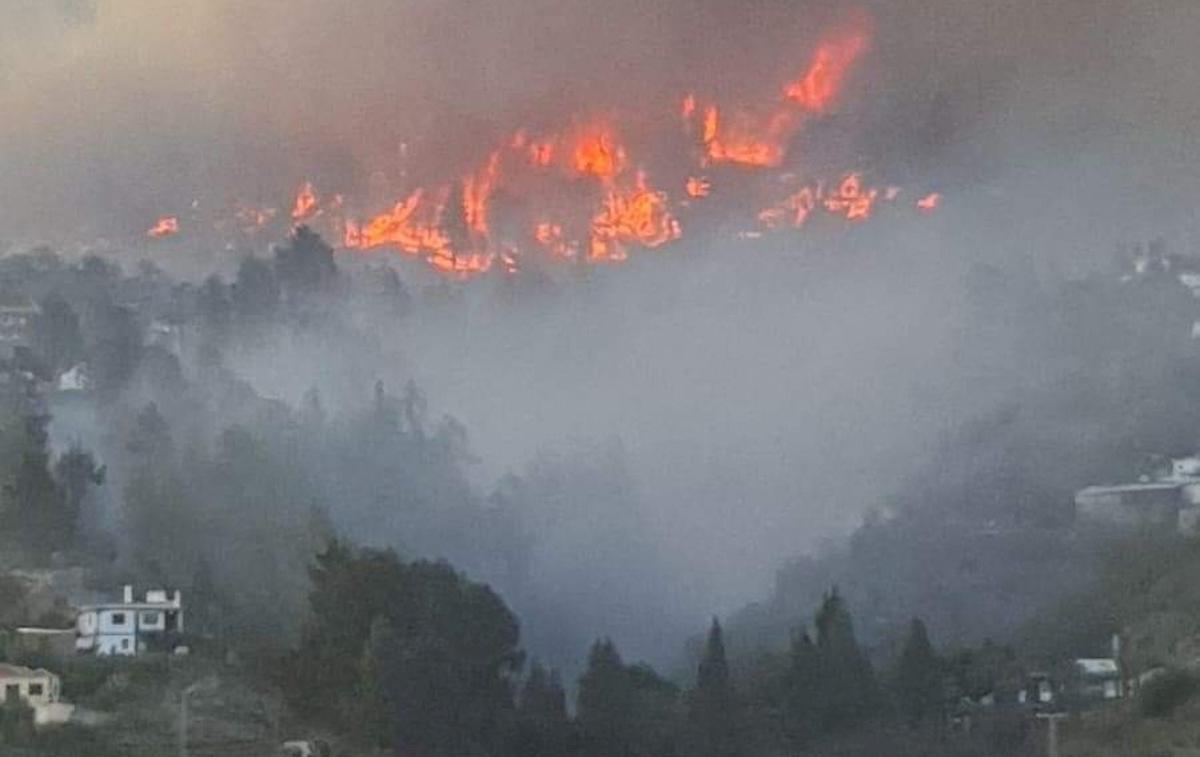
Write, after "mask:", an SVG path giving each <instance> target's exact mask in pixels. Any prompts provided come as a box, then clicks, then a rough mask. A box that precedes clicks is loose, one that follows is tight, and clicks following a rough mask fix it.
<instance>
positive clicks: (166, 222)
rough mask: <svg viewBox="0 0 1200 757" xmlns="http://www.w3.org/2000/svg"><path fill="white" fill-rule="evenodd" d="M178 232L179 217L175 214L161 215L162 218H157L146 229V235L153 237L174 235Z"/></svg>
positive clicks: (160, 237)
mask: <svg viewBox="0 0 1200 757" xmlns="http://www.w3.org/2000/svg"><path fill="white" fill-rule="evenodd" d="M178 233H179V219H178V218H176V217H175V216H163V217H162V218H160V219H158V220H157V221H156V222H155V223H154V225H153V226H151V227H150V229H149V230H147V231H146V235H147V236H150V237H154V238H155V239H162V238H163V237H169V236H174V235H175V234H178Z"/></svg>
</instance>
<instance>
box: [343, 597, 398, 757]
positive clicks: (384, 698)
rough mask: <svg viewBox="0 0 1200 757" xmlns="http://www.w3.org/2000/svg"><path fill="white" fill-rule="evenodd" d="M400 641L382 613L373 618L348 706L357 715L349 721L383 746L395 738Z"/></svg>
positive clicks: (382, 747)
mask: <svg viewBox="0 0 1200 757" xmlns="http://www.w3.org/2000/svg"><path fill="white" fill-rule="evenodd" d="M399 643H400V642H399V638H398V637H397V636H396V632H395V630H394V629H393V628H392V625H391V624H390V623H388V621H387V619H386V618H384V617H382V616H380V617H377V618H375V619H374V620H373V621H371V632H370V634H369V635H368V636H367V641H366V643H365V644H364V645H363V654H362V659H361V660H360V661H359V670H358V676H359V682H358V690H357V691H356V692H355V698H354V700H353V701H352V702H351V703H350V706H349V708H348V709H349V710H350V711H351V714H352V715H355V716H357V717H352V718H351V719H350V722H357V723H358V724H359V728H360V732H361V733H362V735H363V736H364V737H365V738H366V739H367V741H369V742H370V743H371V745H372V746H375V747H379V748H381V749H386V748H387V747H389V746H391V744H392V742H393V740H394V738H395V730H396V714H397V713H396V701H395V693H394V692H393V690H392V689H393V681H392V678H393V667H394V666H395V664H396V658H397V655H398V648H399Z"/></svg>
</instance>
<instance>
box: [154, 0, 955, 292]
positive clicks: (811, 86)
mask: <svg viewBox="0 0 1200 757" xmlns="http://www.w3.org/2000/svg"><path fill="white" fill-rule="evenodd" d="M869 27H870V24H869V20H864V21H862V22H860V23H857V25H856V26H854V27H853V28H851V29H848V30H846V29H843V30H842V31H840V32H839V33H837V34H833V35H826V37H824V38H823V39H822V40H821V41H820V42H819V43H818V44H817V46H816V48H815V50H814V51H813V53H812V55H811V57H810V58H809V61H808V65H807V67H805V68H804V69H803V70H801V71H800V73H799V75H798V76H797V77H796V78H795V79H793V80H791V81H787V82H783V83H781V84H778V85H776V86H774V87H768V88H766V89H765V90H764V91H767V92H769V91H772V90H773V91H774V93H775V95H774V97H767V98H764V99H762V100H760V101H759V102H757V103H750V104H749V105H747V104H745V103H738V104H734V105H733V106H730V107H726V106H725V105H722V104H718V103H716V102H713V101H711V98H707V97H703V96H700V95H697V94H695V93H692V94H686V95H684V96H683V97H682V98H681V99H680V100H677V101H674V102H675V103H677V108H678V110H677V114H678V117H679V118H680V119H681V120H682V123H683V128H684V133H685V134H686V135H687V137H688V139H689V142H688V143H685V144H683V145H682V147H683V148H685V149H684V150H680V151H679V152H678V153H675V154H678V155H683V154H685V152H686V148H688V147H689V146H690V148H691V159H690V160H689V161H688V163H687V164H686V165H682V166H681V165H675V166H669V167H664V166H663V165H661V161H660V162H659V163H655V162H653V161H648V162H645V163H643V162H642V161H643V160H645V159H646V158H647V156H645V155H643V154H641V153H640V150H638V149H633V148H634V147H640V146H642V145H643V143H642V142H639V141H637V140H635V139H632V137H635V136H639V135H640V133H639V132H635V131H633V130H632V129H630V127H629V125H628V124H627V123H625V122H623V121H622V120H621V118H620V116H621V115H622V114H620V113H606V114H605V115H604V116H603V117H601V118H595V119H592V120H585V119H580V118H577V119H574V120H572V121H568V122H567V123H566V124H565V125H564V128H562V129H561V130H558V131H555V130H548V131H540V132H534V131H531V130H528V129H526V128H520V129H517V130H515V131H513V132H510V135H511V136H508V137H506V138H505V139H504V140H502V141H501V142H500V144H499V146H497V147H495V148H493V149H491V150H487V151H484V150H481V151H480V153H479V154H480V155H484V156H486V157H484V158H483V160H481V161H480V163H479V164H477V166H476V168H474V170H471V171H468V172H465V173H462V174H459V176H458V178H456V179H454V180H451V181H446V182H442V183H433V184H429V185H426V186H409V187H406V188H405V189H404V194H401V199H398V200H397V201H395V202H394V203H393V204H392V206H391V207H390V208H389V209H387V210H384V211H382V212H376V213H374V214H373V215H372V214H370V213H367V214H359V211H360V210H361V209H360V208H359V207H358V206H357V205H356V204H355V203H354V201H353V200H351V201H350V202H345V201H344V200H343V197H342V196H341V195H336V194H330V195H326V196H325V197H324V198H322V197H320V196H318V194H317V191H316V188H315V187H314V184H313V182H311V181H305V182H303V184H301V185H300V187H299V189H298V190H297V192H296V194H295V199H294V200H293V202H292V206H291V211H290V214H289V216H284V217H285V218H288V217H290V220H291V221H292V222H293V223H296V224H299V223H310V222H313V221H317V222H319V223H320V224H323V225H324V226H323V228H327V229H328V230H329V231H331V232H333V233H334V234H336V235H337V236H338V237H340V239H341V243H342V246H343V247H345V248H346V249H349V250H358V251H363V252H365V251H371V250H377V249H381V248H391V249H394V250H396V251H398V252H400V253H401V254H404V255H407V256H411V257H413V258H415V259H418V260H422V261H424V263H425V264H426V265H428V266H429V267H430V268H432V269H433V270H434V271H437V272H439V273H442V274H445V275H448V276H453V277H469V276H474V275H478V274H481V273H484V272H487V271H492V270H496V271H501V272H504V273H509V274H511V273H515V272H517V271H518V270H520V269H521V267H522V264H523V263H524V262H525V261H526V260H527V259H528V260H546V261H557V262H571V263H574V264H580V265H583V264H605V263H616V262H621V261H624V260H627V259H628V258H629V257H631V255H632V254H633V253H634V251H635V250H652V249H656V248H660V247H663V246H665V245H668V244H670V243H672V242H674V241H676V240H678V239H680V238H681V237H682V236H683V234H684V225H685V222H686V223H688V224H690V223H691V222H692V220H693V219H694V218H695V217H697V214H699V213H701V212H705V213H708V212H711V209H712V208H714V207H717V206H719V205H720V203H716V202H715V198H714V199H708V200H706V201H705V202H697V201H698V200H701V199H704V198H711V197H712V195H713V192H714V187H715V186H717V185H718V184H722V183H723V182H725V181H726V180H733V179H734V174H735V173H736V174H737V175H738V176H743V175H744V176H758V175H761V176H762V178H761V179H755V181H756V182H757V183H756V184H754V185H749V184H746V183H744V182H745V181H748V180H745V179H740V178H739V179H737V181H738V182H743V183H739V184H738V185H737V187H738V189H737V191H735V192H729V193H724V194H723V195H722V198H725V197H728V196H733V195H737V196H745V197H749V198H751V200H750V201H752V202H756V204H758V206H759V207H762V210H760V211H758V212H757V221H758V224H759V225H758V227H757V228H752V229H746V230H743V231H742V232H741V233H740V236H742V237H744V238H748V239H753V238H758V237H760V236H762V235H763V233H764V230H768V231H769V230H773V229H784V228H798V227H801V226H804V225H806V224H807V223H808V222H810V221H811V220H812V219H813V217H814V216H816V215H820V216H822V217H826V218H830V219H836V220H838V221H842V222H852V223H859V222H863V221H866V220H867V219H869V218H871V217H872V216H873V215H874V213H875V211H876V209H877V207H878V206H879V205H880V204H881V203H890V204H894V203H895V201H896V200H897V198H898V197H899V196H900V193H901V190H900V188H899V187H895V186H886V187H884V188H882V189H881V188H876V187H874V186H870V185H869V184H868V183H867V181H866V179H865V177H864V174H863V173H862V172H860V171H849V172H845V173H841V174H840V175H838V177H837V178H836V180H834V181H832V182H829V183H826V181H825V180H823V179H815V180H814V179H813V178H812V177H802V175H801V174H800V173H799V170H798V168H797V167H796V165H795V164H796V161H794V160H789V155H788V153H789V150H790V149H792V148H793V146H794V142H795V141H796V140H795V138H796V137H797V136H798V135H799V134H800V133H801V132H802V131H803V129H804V128H805V127H806V125H807V124H809V123H810V122H812V121H814V120H815V119H820V118H822V117H824V116H825V115H826V114H828V113H829V112H830V111H831V110H832V109H833V108H834V107H836V106H837V104H838V102H839V101H840V99H841V98H842V95H843V90H844V89H845V86H846V83H847V82H848V81H849V79H850V75H851V73H852V71H853V69H854V67H855V66H856V64H857V63H858V61H859V60H860V59H861V58H862V57H863V55H864V54H865V53H866V52H867V50H868V48H869V47H870V41H871V35H870V31H869ZM669 107H672V108H674V107H676V106H669ZM643 120H644V119H641V120H639V121H638V122H639V123H640V122H641V121H643ZM673 134H674V136H675V137H676V138H677V137H678V132H673ZM626 137H630V138H631V139H630V141H629V142H628V143H626V141H625V138H626ZM655 144H657V142H656V143H655ZM407 152H408V146H407V144H405V145H402V147H401V153H402V156H405V157H406V156H407ZM650 157H653V156H650ZM785 162H787V163H788V166H787V168H786V170H785V171H782V172H774V171H771V172H768V171H767V170H766V169H772V168H775V167H780V166H783V165H784V164H785ZM647 165H648V166H650V167H651V168H653V170H654V172H655V174H656V175H658V176H662V177H666V182H667V184H668V185H669V186H674V187H677V188H678V197H672V196H671V195H670V194H669V193H668V192H667V191H664V190H662V189H659V188H656V187H655V186H653V185H652V184H651V182H650V179H649V173H648V172H647V171H645V170H643V167H644V166H647ZM780 186H782V187H784V188H785V189H784V192H779V190H778V189H776V188H777V187H780ZM784 193H786V194H784ZM780 194H783V195H784V196H783V197H782V199H779V195H780ZM500 196H503V197H505V198H515V199H516V200H517V202H515V203H510V202H505V203H499V204H497V203H496V202H494V201H495V200H496V199H497V197H500ZM940 201H941V195H940V194H937V193H933V194H929V195H926V196H924V197H922V198H921V199H919V200H917V201H916V203H915V206H916V210H917V211H919V212H920V213H923V214H925V213H930V212H932V211H933V210H935V209H936V208H937V207H938V205H939V203H940ZM763 205H765V207H763ZM285 207H286V206H285ZM895 207H899V206H898V205H895ZM909 207H910V208H911V207H912V206H911V205H910V206H909ZM279 215H280V216H282V215H283V214H282V213H280V214H279ZM275 216H276V211H275V210H274V209H271V208H268V209H262V210H259V209H255V208H251V207H248V206H244V207H241V208H240V209H239V210H238V211H237V213H236V221H237V223H235V224H228V225H227V227H232V228H240V229H241V230H242V231H243V232H245V233H253V232H254V231H256V230H257V229H260V228H263V227H264V226H266V225H268V224H270V223H272V221H273V219H274V218H275ZM493 216H498V218H493ZM178 230H179V225H178V222H177V221H176V220H175V219H174V218H163V219H160V220H159V222H158V223H157V224H156V225H155V226H154V228H152V229H151V230H150V232H148V233H149V234H150V235H151V236H153V237H159V236H168V235H170V234H174V233H176V232H178ZM526 256H529V257H528V258H527V257H526Z"/></svg>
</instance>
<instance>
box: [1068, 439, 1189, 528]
mask: <svg viewBox="0 0 1200 757" xmlns="http://www.w3.org/2000/svg"><path fill="white" fill-rule="evenodd" d="M1145 478H1146V480H1144V481H1139V482H1137V483H1128V484H1115V485H1111V486H1089V487H1086V488H1084V489H1080V490H1079V491H1078V492H1076V494H1075V518H1076V521H1077V522H1078V523H1079V524H1080V525H1097V526H1110V527H1120V528H1135V527H1150V528H1156V529H1161V530H1174V531H1178V532H1180V533H1184V534H1194V533H1197V532H1198V531H1200V458H1195V457H1185V458H1181V459H1178V460H1172V461H1171V464H1170V466H1169V467H1168V468H1167V469H1165V470H1163V471H1162V472H1160V473H1159V474H1158V475H1156V476H1155V477H1154V478H1152V479H1151V478H1150V477H1145Z"/></svg>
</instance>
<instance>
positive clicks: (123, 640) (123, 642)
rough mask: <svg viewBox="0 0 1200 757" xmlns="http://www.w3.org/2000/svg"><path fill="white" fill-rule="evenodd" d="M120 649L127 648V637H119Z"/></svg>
mask: <svg viewBox="0 0 1200 757" xmlns="http://www.w3.org/2000/svg"><path fill="white" fill-rule="evenodd" d="M121 649H129V639H121Z"/></svg>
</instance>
